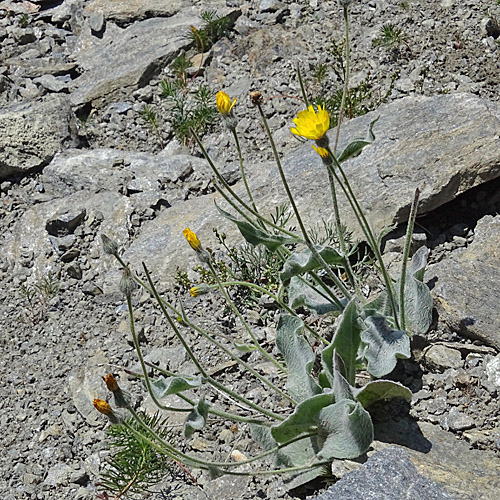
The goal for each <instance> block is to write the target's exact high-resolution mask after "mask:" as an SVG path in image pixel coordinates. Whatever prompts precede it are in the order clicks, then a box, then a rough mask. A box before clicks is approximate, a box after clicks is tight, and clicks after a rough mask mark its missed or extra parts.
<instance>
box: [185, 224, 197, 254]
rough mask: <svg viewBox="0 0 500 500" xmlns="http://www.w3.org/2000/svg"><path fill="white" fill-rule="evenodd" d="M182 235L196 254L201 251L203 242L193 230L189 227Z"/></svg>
mask: <svg viewBox="0 0 500 500" xmlns="http://www.w3.org/2000/svg"><path fill="white" fill-rule="evenodd" d="M182 234H183V235H184V237H185V238H186V240H187V242H188V243H189V245H190V246H191V248H192V249H193V250H194V251H195V252H199V251H200V250H201V242H200V240H199V239H198V236H196V234H195V233H193V231H191V229H189V228H188V227H187V228H186V229H184V231H182Z"/></svg>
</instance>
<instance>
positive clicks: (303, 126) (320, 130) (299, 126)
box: [290, 105, 330, 141]
mask: <svg viewBox="0 0 500 500" xmlns="http://www.w3.org/2000/svg"><path fill="white" fill-rule="evenodd" d="M293 123H295V127H294V128H291V129H290V130H291V131H292V134H295V135H300V136H302V137H305V138H306V139H312V140H313V141H317V140H319V139H321V138H322V137H323V136H324V135H325V134H326V133H327V132H328V129H329V128H330V115H329V114H328V111H326V110H325V106H324V105H323V107H321V106H318V112H316V111H314V108H313V107H312V106H309V107H308V108H307V109H306V110H304V111H300V112H299V113H298V114H297V117H296V118H294V119H293Z"/></svg>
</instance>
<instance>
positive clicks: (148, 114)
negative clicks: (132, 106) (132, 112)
mask: <svg viewBox="0 0 500 500" xmlns="http://www.w3.org/2000/svg"><path fill="white" fill-rule="evenodd" d="M139 115H140V116H141V118H142V119H143V120H144V121H145V122H146V124H147V125H148V126H149V127H150V129H151V130H152V131H153V133H154V134H155V135H156V137H157V139H158V142H159V144H160V147H161V149H163V147H164V145H163V138H162V136H161V130H160V123H159V120H158V115H157V114H156V112H155V111H154V109H153V108H151V106H148V105H147V104H145V105H144V106H143V107H142V109H141V110H140V111H139Z"/></svg>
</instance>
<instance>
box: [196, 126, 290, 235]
mask: <svg viewBox="0 0 500 500" xmlns="http://www.w3.org/2000/svg"><path fill="white" fill-rule="evenodd" d="M191 132H192V134H193V137H194V138H195V140H196V142H197V143H198V146H199V148H200V149H201V152H202V154H203V156H204V157H205V159H206V160H207V162H208V164H209V165H210V168H211V169H212V171H213V172H214V174H215V176H216V177H217V179H218V181H219V182H220V183H221V184H222V185H223V186H224V188H225V189H226V190H227V191H228V193H229V194H230V195H231V196H232V197H233V198H234V199H235V200H236V201H237V202H238V203H239V204H240V205H241V206H242V207H243V208H244V209H245V210H246V211H247V212H249V213H250V214H251V215H253V216H254V217H257V218H258V219H259V220H261V221H262V222H264V223H265V224H266V225H269V226H271V227H274V228H275V229H277V230H279V231H280V232H282V233H284V234H287V235H288V236H292V237H294V238H295V237H296V235H295V234H293V233H292V232H290V231H287V230H286V229H284V228H282V227H279V226H277V225H276V224H273V223H272V222H271V221H270V220H268V219H266V218H265V217H262V215H260V214H259V213H258V212H255V211H254V210H253V209H252V208H250V207H249V206H248V204H247V203H245V202H244V201H243V200H242V199H241V198H240V197H239V196H238V195H237V194H236V193H235V192H234V190H233V189H232V188H231V186H230V185H229V184H228V183H227V181H226V180H225V179H224V177H223V176H222V175H221V174H220V172H219V171H218V170H217V167H216V166H215V165H214V162H213V161H212V159H211V158H210V156H209V155H208V153H207V151H206V150H205V148H204V147H203V143H202V142H201V139H200V138H199V137H198V135H197V134H196V132H195V131H194V130H193V129H191ZM219 192H220V191H219ZM226 199H227V198H226Z"/></svg>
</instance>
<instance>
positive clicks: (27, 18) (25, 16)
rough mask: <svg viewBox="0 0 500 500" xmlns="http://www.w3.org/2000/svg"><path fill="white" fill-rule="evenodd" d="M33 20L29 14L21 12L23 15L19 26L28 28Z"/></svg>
mask: <svg viewBox="0 0 500 500" xmlns="http://www.w3.org/2000/svg"><path fill="white" fill-rule="evenodd" d="M31 21H32V19H31V17H30V16H29V15H28V14H26V13H24V14H21V17H20V18H19V26H20V27H21V28H27V27H28V26H29V25H30V23H31Z"/></svg>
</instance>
